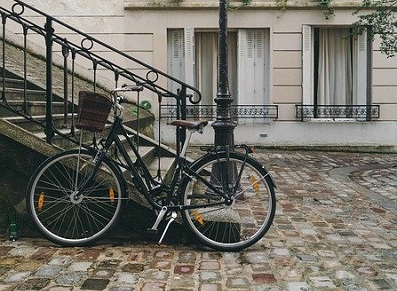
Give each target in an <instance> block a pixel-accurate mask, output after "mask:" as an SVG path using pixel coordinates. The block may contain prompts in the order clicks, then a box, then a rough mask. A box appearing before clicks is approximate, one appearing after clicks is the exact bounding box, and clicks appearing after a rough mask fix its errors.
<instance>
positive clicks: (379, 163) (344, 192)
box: [0, 150, 397, 291]
mask: <svg viewBox="0 0 397 291" xmlns="http://www.w3.org/2000/svg"><path fill="white" fill-rule="evenodd" d="M255 156H256V157H257V158H259V159H260V160H261V161H262V162H263V163H264V164H265V165H266V167H267V169H268V170H269V171H270V172H271V173H272V175H273V177H274V179H275V181H276V183H277V185H278V190H277V199H278V201H277V203H278V204H277V206H278V209H277V213H276V218H275V221H274V224H273V226H272V227H271V229H270V231H269V232H268V233H267V234H266V236H265V237H264V239H263V240H262V241H261V242H259V243H257V244H256V245H254V246H253V247H251V248H249V249H247V250H245V251H242V252H239V253H222V252H216V251H211V250H205V249H203V248H201V247H199V246H193V245H187V246H181V245H157V244H155V243H153V242H142V241H138V242H135V243H125V244H123V245H121V244H109V243H107V244H98V245H97V246H94V247H90V248H60V247H57V246H54V245H52V244H50V243H49V242H47V241H45V240H43V239H38V238H26V237H24V238H20V239H19V240H18V241H16V242H9V241H7V240H5V239H4V238H3V239H2V240H1V241H0V246H1V247H0V290H52V291H63V290H113V291H116V290H117V291H127V290H150V291H155V290H174V291H176V290H200V291H212V290H214V291H215V290H251V291H264V290H266V291H284V290H287V291H303V290H305V291H307V290H349V291H350V290H351V291H353V290H354V291H356V290H360V291H364V290H397V206H396V201H395V198H394V197H395V194H396V184H395V182H396V171H395V169H396V165H397V155H380V154H356V153H349V154H346V153H325V152H321V153H320V152H281V151H264V150H260V151H259V152H258V153H256V154H255ZM382 191H385V192H382ZM393 195H394V196H393ZM386 202H387V205H386ZM385 205H386V206H387V207H386V206H385Z"/></svg>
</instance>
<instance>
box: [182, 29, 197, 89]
mask: <svg viewBox="0 0 397 291" xmlns="http://www.w3.org/2000/svg"><path fill="white" fill-rule="evenodd" d="M184 39H185V42H184V43H185V47H184V50H185V51H184V53H185V68H184V70H185V72H184V73H185V79H184V81H185V82H186V83H187V84H189V85H191V86H194V54H195V53H194V28H192V27H186V28H185V29H184ZM190 93H191V92H190Z"/></svg>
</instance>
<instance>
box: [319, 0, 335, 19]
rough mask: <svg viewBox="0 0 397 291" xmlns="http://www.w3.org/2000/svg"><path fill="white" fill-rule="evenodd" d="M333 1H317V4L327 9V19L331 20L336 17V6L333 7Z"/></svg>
mask: <svg viewBox="0 0 397 291" xmlns="http://www.w3.org/2000/svg"><path fill="white" fill-rule="evenodd" d="M332 1H333V0H317V3H318V4H319V5H320V7H322V8H323V9H325V12H324V16H325V19H329V18H330V17H331V16H334V15H335V9H334V6H333V5H332Z"/></svg>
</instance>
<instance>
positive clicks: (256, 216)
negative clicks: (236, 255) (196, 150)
mask: <svg viewBox="0 0 397 291" xmlns="http://www.w3.org/2000/svg"><path fill="white" fill-rule="evenodd" d="M191 169H192V170H193V171H194V172H195V173H196V174H191V175H189V177H187V178H186V179H185V183H184V184H183V185H184V189H183V190H182V192H183V194H182V197H181V203H182V204H183V205H190V206H195V208H194V209H187V210H184V211H182V217H183V220H184V223H185V224H186V225H187V226H188V228H190V229H191V231H192V232H193V233H194V234H195V235H196V236H197V238H198V239H199V240H200V241H201V242H202V243H204V244H205V245H207V246H209V247H211V248H213V249H216V250H221V251H238V250H241V249H244V248H247V247H249V246H251V245H253V244H254V243H256V242H257V241H259V240H260V239H261V238H262V237H263V236H264V235H265V233H266V232H267V231H268V229H269V227H270V226H271V224H272V222H273V218H274V215H275V211H276V198H275V193H274V184H273V182H272V179H271V177H270V175H269V173H268V172H267V171H266V169H265V168H264V167H263V166H262V165H261V164H260V163H258V162H257V161H256V160H254V159H252V158H250V157H246V156H245V155H242V154H239V153H237V152H231V153H229V154H228V155H226V153H215V154H209V155H206V156H204V157H203V158H202V159H200V160H199V161H198V162H196V163H195V164H194V165H193V166H192V168H191ZM209 184H210V185H212V186H208V185H209ZM215 189H216V190H215ZM219 193H224V194H226V195H228V197H230V198H231V201H230V203H225V199H224V198H223V197H222V195H220V194H219ZM216 203H219V205H213V206H208V204H216ZM227 204H229V205H227ZM196 207H197V208H196Z"/></svg>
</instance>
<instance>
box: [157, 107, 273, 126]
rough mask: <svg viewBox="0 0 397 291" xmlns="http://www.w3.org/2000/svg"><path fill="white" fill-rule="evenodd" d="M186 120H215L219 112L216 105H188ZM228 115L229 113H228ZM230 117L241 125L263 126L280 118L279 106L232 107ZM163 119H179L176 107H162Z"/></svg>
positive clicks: (168, 120)
mask: <svg viewBox="0 0 397 291" xmlns="http://www.w3.org/2000/svg"><path fill="white" fill-rule="evenodd" d="M183 113H185V115H186V119H198V118H200V119H207V120H215V118H216V116H217V114H224V113H223V112H218V109H217V107H216V105H191V106H190V105H188V106H186V111H185V112H183ZM226 114H227V113H226ZM230 115H231V117H232V119H233V120H234V121H237V122H238V123H239V124H247V123H250V124H263V123H267V122H269V121H271V120H273V119H277V118H278V106H277V105H231V106H230ZM160 118H161V119H167V122H171V121H172V120H174V119H176V118H177V108H176V106H175V105H162V106H161V116H160Z"/></svg>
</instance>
